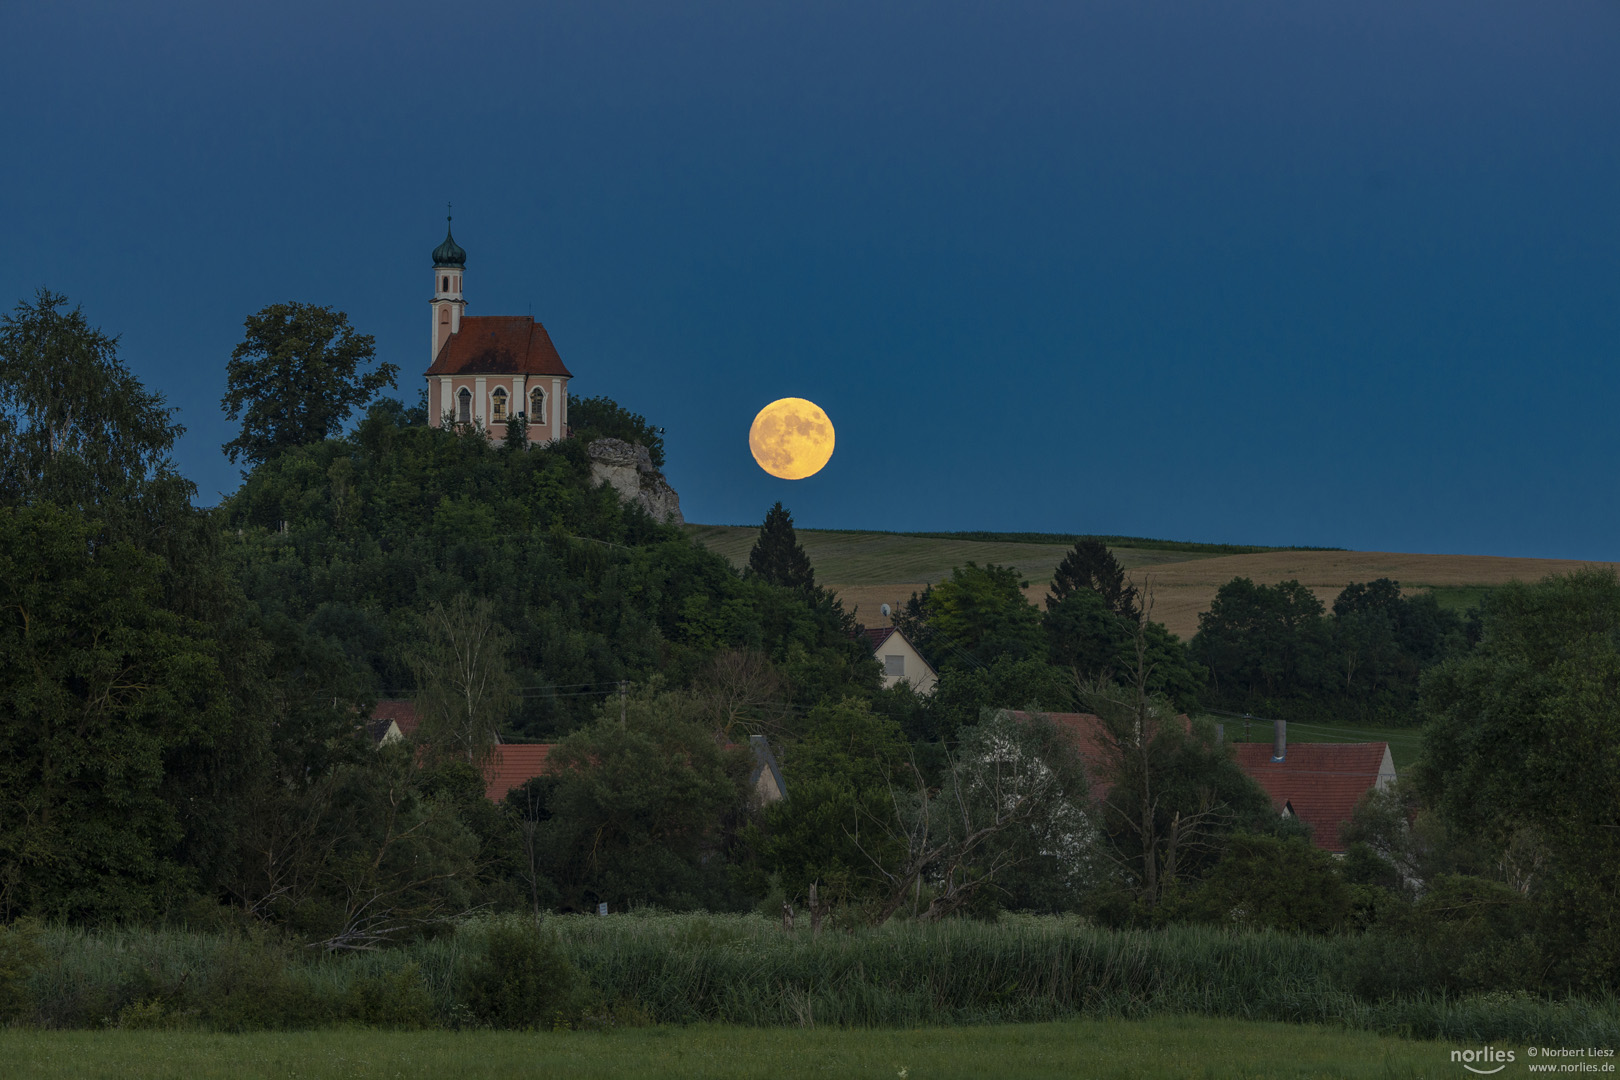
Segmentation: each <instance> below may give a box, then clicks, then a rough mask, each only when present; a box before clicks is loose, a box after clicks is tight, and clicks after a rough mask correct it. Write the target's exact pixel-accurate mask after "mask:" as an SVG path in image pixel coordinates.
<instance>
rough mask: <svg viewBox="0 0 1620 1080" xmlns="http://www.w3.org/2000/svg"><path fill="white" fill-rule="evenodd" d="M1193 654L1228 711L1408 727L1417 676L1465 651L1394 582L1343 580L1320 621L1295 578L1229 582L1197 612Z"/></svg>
mask: <svg viewBox="0 0 1620 1080" xmlns="http://www.w3.org/2000/svg"><path fill="white" fill-rule="evenodd" d="M1190 647H1191V650H1192V655H1193V657H1194V658H1195V659H1196V660H1197V661H1199V662H1200V663H1202V664H1204V665H1205V666H1207V667H1208V669H1209V677H1210V689H1211V691H1212V696H1213V698H1214V699H1215V700H1216V701H1217V702H1219V703H1220V704H1222V705H1224V706H1226V707H1227V708H1231V709H1237V710H1242V711H1245V712H1255V713H1272V714H1276V713H1278V712H1286V713H1290V714H1292V715H1293V716H1294V717H1295V718H1297V719H1322V720H1339V721H1356V722H1361V723H1411V722H1412V721H1413V719H1414V717H1415V714H1416V710H1417V697H1418V683H1419V678H1420V676H1421V674H1422V672H1423V671H1424V670H1426V669H1427V668H1429V667H1431V666H1433V665H1434V664H1436V663H1438V662H1439V661H1441V660H1443V659H1444V658H1446V657H1447V656H1451V655H1455V654H1458V653H1460V652H1462V651H1463V650H1464V649H1466V647H1467V644H1466V638H1465V635H1464V628H1463V623H1462V620H1461V618H1460V617H1459V616H1458V615H1457V614H1456V613H1455V612H1450V611H1446V610H1443V609H1442V608H1441V607H1440V606H1439V602H1438V601H1437V600H1436V599H1435V598H1434V597H1433V596H1430V595H1427V594H1423V595H1419V596H1413V597H1406V596H1403V595H1401V589H1400V584H1399V582H1395V581H1391V580H1389V579H1388V578H1380V579H1378V580H1376V581H1372V582H1367V583H1352V584H1350V585H1348V586H1346V588H1345V589H1344V590H1343V591H1342V592H1341V593H1340V594H1339V596H1338V598H1337V599H1336V600H1335V601H1334V603H1333V614H1332V615H1331V616H1329V615H1328V614H1327V612H1326V610H1325V609H1324V608H1323V607H1322V604H1321V601H1319V600H1318V599H1317V598H1316V597H1315V595H1314V594H1312V593H1311V591H1310V590H1309V589H1307V588H1306V587H1305V586H1303V585H1301V584H1300V583H1299V582H1297V581H1285V582H1282V583H1281V584H1279V585H1256V584H1254V583H1253V582H1252V581H1250V580H1249V579H1247V578H1235V579H1233V580H1232V581H1230V582H1228V583H1227V584H1225V585H1223V586H1221V588H1220V589H1219V590H1218V591H1217V592H1216V595H1215V600H1214V602H1213V603H1212V604H1211V606H1210V610H1209V611H1207V612H1205V613H1203V614H1202V615H1200V616H1199V623H1198V633H1197V634H1196V635H1194V637H1193V640H1192V642H1191V645H1190Z"/></svg>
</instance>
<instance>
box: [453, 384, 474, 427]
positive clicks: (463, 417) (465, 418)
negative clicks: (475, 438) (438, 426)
mask: <svg viewBox="0 0 1620 1080" xmlns="http://www.w3.org/2000/svg"><path fill="white" fill-rule="evenodd" d="M456 400H457V401H458V402H459V403H460V406H461V407H460V409H459V410H457V412H456V416H457V417H458V418H459V421H460V422H461V423H463V424H470V423H472V391H471V390H468V389H467V388H466V387H465V386H463V387H462V388H461V393H459V394H457V395H456Z"/></svg>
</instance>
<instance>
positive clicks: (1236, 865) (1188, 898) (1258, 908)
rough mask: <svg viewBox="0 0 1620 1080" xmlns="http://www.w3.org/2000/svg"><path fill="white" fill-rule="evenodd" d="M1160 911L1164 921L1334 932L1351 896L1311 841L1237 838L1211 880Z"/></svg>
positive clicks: (1330, 859)
mask: <svg viewBox="0 0 1620 1080" xmlns="http://www.w3.org/2000/svg"><path fill="white" fill-rule="evenodd" d="M1160 907H1161V909H1163V910H1162V914H1160V915H1159V917H1160V918H1163V919H1172V920H1173V919H1178V918H1179V919H1188V920H1190V921H1195V922H1212V923H1224V924H1227V925H1230V926H1234V927H1253V928H1256V929H1259V928H1266V929H1271V930H1294V931H1307V932H1312V933H1330V932H1332V931H1334V930H1337V929H1338V928H1339V927H1340V926H1342V925H1343V924H1344V922H1345V919H1346V917H1347V916H1348V915H1349V914H1350V907H1351V895H1350V890H1349V889H1348V888H1347V887H1346V885H1345V882H1344V878H1343V877H1341V876H1340V874H1339V871H1338V868H1337V867H1336V866H1335V865H1334V863H1333V857H1332V856H1331V855H1328V854H1327V853H1326V852H1324V851H1322V850H1320V849H1318V848H1316V847H1313V846H1312V845H1311V844H1310V843H1309V842H1308V841H1306V840H1303V839H1301V838H1299V837H1297V836H1295V837H1289V838H1288V839H1278V838H1276V837H1271V836H1248V835H1237V836H1234V837H1233V838H1232V841H1231V843H1230V844H1229V845H1228V847H1227V850H1226V854H1225V855H1224V856H1222V858H1221V861H1220V862H1218V863H1216V864H1215V868H1214V869H1213V870H1211V871H1210V873H1209V876H1208V877H1206V878H1205V879H1204V880H1203V881H1202V882H1201V883H1199V885H1198V886H1197V887H1196V888H1194V889H1192V890H1190V891H1188V892H1185V893H1182V894H1180V895H1179V896H1177V897H1174V898H1172V899H1170V900H1169V901H1168V902H1167V903H1164V904H1161V905H1160Z"/></svg>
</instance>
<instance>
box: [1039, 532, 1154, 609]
mask: <svg viewBox="0 0 1620 1080" xmlns="http://www.w3.org/2000/svg"><path fill="white" fill-rule="evenodd" d="M1080 589H1090V590H1092V591H1093V592H1095V593H1098V594H1100V595H1101V596H1102V598H1103V599H1104V600H1105V601H1107V603H1108V608H1109V610H1110V611H1112V612H1113V613H1114V614H1115V615H1120V616H1123V617H1125V618H1128V619H1131V620H1133V621H1135V620H1137V619H1140V618H1141V617H1142V608H1141V606H1140V605H1139V604H1138V603H1137V600H1136V586H1134V585H1127V584H1126V583H1125V568H1124V567H1122V566H1120V565H1119V561H1118V560H1117V559H1115V558H1114V555H1113V552H1111V551H1109V550H1108V545H1106V544H1104V543H1103V542H1102V541H1101V540H1096V539H1092V538H1090V537H1087V538H1085V539H1082V540H1079V541H1077V542H1076V543H1075V545H1074V548H1073V549H1072V550H1071V551H1070V552H1069V553H1068V554H1067V555H1065V556H1064V557H1063V561H1062V562H1061V563H1059V564H1058V568H1057V570H1056V571H1055V572H1053V574H1052V591H1051V592H1050V593H1049V594H1048V595H1047V597H1046V607H1047V610H1049V611H1050V610H1051V609H1052V608H1055V607H1057V606H1058V605H1059V604H1061V603H1063V601H1065V600H1067V599H1068V598H1069V597H1070V596H1072V595H1074V593H1075V592H1076V591H1078V590H1080Z"/></svg>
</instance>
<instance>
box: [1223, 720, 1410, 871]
mask: <svg viewBox="0 0 1620 1080" xmlns="http://www.w3.org/2000/svg"><path fill="white" fill-rule="evenodd" d="M1232 752H1233V755H1234V757H1235V758H1236V759H1237V763H1238V767H1239V768H1241V769H1242V770H1243V771H1244V772H1245V773H1247V774H1248V775H1249V776H1250V777H1252V778H1253V779H1254V781H1255V782H1256V783H1258V784H1259V785H1260V786H1261V787H1262V788H1263V789H1265V792H1266V794H1267V795H1270V796H1271V804H1272V805H1273V806H1275V807H1276V808H1277V810H1278V812H1279V813H1286V812H1287V811H1289V810H1291V811H1292V812H1293V814H1294V816H1295V817H1297V818H1299V820H1300V821H1303V822H1304V823H1305V824H1307V825H1309V826H1310V827H1311V842H1312V843H1313V844H1315V845H1316V846H1317V847H1319V848H1321V849H1322V850H1324V851H1330V852H1334V853H1341V852H1343V851H1344V849H1345V845H1344V843H1343V842H1342V841H1340V839H1339V829H1340V827H1341V826H1342V825H1343V824H1344V823H1345V822H1347V821H1349V820H1350V816H1351V814H1352V813H1353V812H1354V811H1355V808H1356V803H1358V802H1360V801H1361V798H1362V796H1364V795H1366V794H1367V792H1369V791H1371V790H1373V789H1374V788H1380V789H1382V788H1385V787H1388V786H1389V785H1390V784H1393V783H1394V782H1395V765H1394V763H1393V759H1392V758H1391V756H1390V752H1389V744H1388V743H1381V742H1371V743H1298V742H1291V743H1289V744H1288V745H1287V753H1286V754H1285V755H1284V757H1283V760H1282V761H1273V760H1272V754H1273V744H1271V743H1269V742H1264V743H1234V744H1232Z"/></svg>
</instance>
